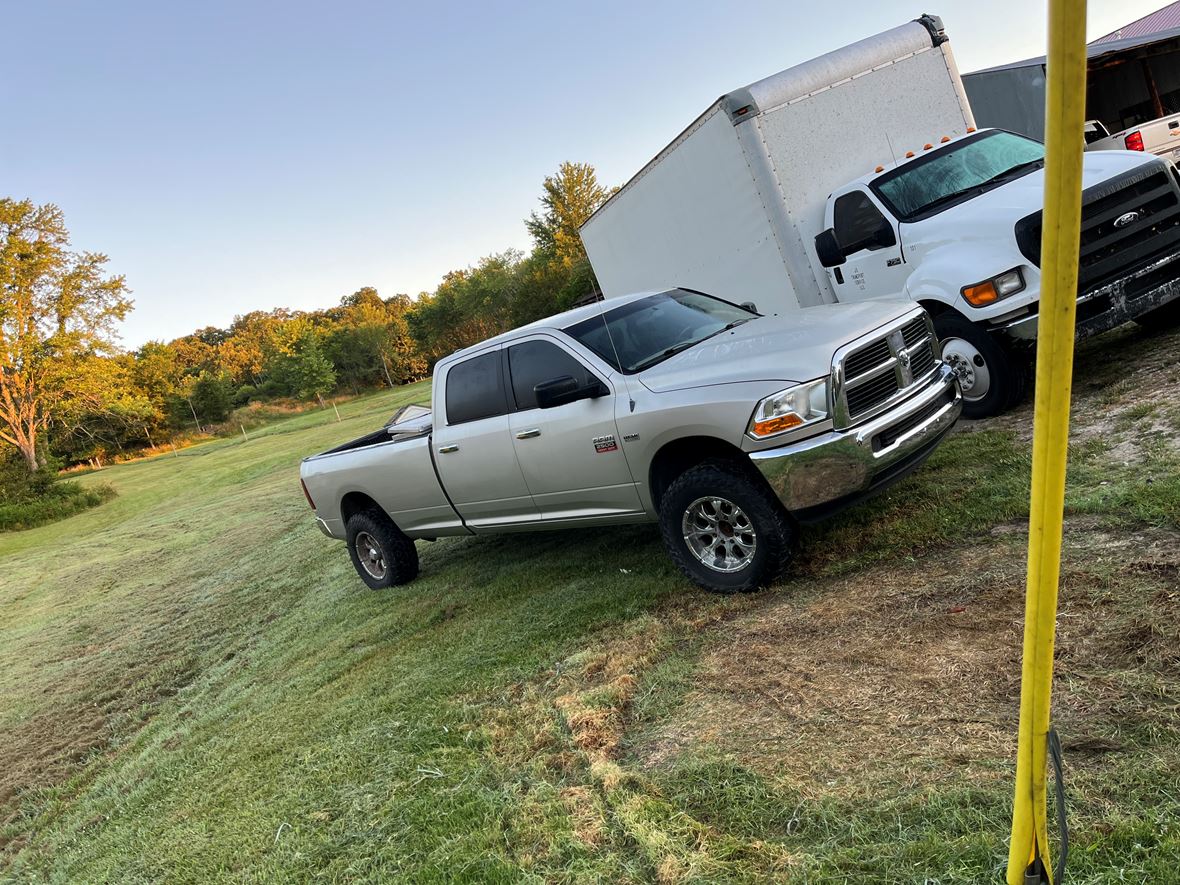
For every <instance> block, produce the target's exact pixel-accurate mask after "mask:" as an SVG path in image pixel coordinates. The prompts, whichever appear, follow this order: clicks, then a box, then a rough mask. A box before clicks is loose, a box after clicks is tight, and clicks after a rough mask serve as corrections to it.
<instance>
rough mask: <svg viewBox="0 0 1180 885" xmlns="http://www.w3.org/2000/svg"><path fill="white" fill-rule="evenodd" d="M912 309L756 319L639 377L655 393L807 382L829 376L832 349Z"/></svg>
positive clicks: (865, 306)
mask: <svg viewBox="0 0 1180 885" xmlns="http://www.w3.org/2000/svg"><path fill="white" fill-rule="evenodd" d="M913 309H914V302H912V301H908V300H906V301H898V300H893V299H874V300H871V301H862V302H860V303H859V304H823V305H819V306H817V307H805V308H803V309H801V310H793V311H788V312H786V313H783V314H776V315H774V316H763V317H758V318H757V319H754V320H750V321H749V322H748V323H742V324H741V325H740V326H738V327H737V328H736V329H731V330H730V331H728V332H722V333H721V334H720V335H715V336H714V337H712V338H708V339H706V340H705V341H702V342H701V343H700V344H698V345H696V346H695V347H690V348H689V349H688V350H685V351H682V352H681V353H678V354H676V355H675V356H673V357H670V358H668V359H666V360H664V361H663V362H662V363H658V364H657V365H654V366H652V367H651V368H650V369H645V370H643V371H642V372H640V373H639V375H638V378H639V380H640V382H641V383H642V384H643V385H644V386H645V387H647V388H648V389H649V390H652V391H654V392H656V393H663V392H666V391H670V390H682V389H684V388H689V387H707V386H709V385H712V384H735V383H739V382H743V381H782V382H784V383H785V384H798V383H802V382H804V381H811V380H812V379H814V378H821V377H823V376H824V375H827V374H828V373H829V372H830V371H831V368H832V356H833V355H834V354H835V352H836V349H837V348H839V347H841V346H842V345H844V344H847V343H848V342H849V341H852V340H853V339H856V338H859V337H860V336H861V335H865V334H868V333H869V332H871V331H873V329H876V328H879V327H880V326H883V325H885V324H886V323H888V322H891V321H892V320H895V319H897V318H898V317H900V316H902V315H903V314H905V313H906V312H907V311H911V310H913Z"/></svg>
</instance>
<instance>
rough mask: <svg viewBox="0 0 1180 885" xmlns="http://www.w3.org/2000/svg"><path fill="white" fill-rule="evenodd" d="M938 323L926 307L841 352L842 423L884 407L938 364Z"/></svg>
mask: <svg viewBox="0 0 1180 885" xmlns="http://www.w3.org/2000/svg"><path fill="white" fill-rule="evenodd" d="M936 347H937V344H936V339H935V337H934V327H933V325H932V324H931V322H930V318H929V316H927V314H926V312H925V311H922V312H921V313H920V314H919V315H918V316H913V315H912V314H911V315H910V316H909V317H907V318H906V319H904V320H902V321H901V322H899V323H895V324H894V325H892V326H891V327H889V328H886V329H884V330H882V331H880V332H877V333H875V335H874V337H873V338H872V339H870V340H868V341H864V342H854V343H853V344H852V345H850V347H849V348H844V349H842V350H841V351H839V352H837V354H836V360H835V362H834V364H833V366H832V377H833V379H834V381H833V388H834V390H835V391H836V395H835V398H834V399H835V412H836V414H835V419H836V425H837V426H844V427H846V426H848V425H850V424H852V423H854V422H856V421H859V420H861V419H864V418H868V417H870V416H872V415H874V414H876V413H878V412H881V411H884V409H885V408H887V407H888V405H889V404H890V403H891V402H893V401H895V400H899V399H903V398H904V397H905V396H907V395H908V394H909V393H910V392H911V388H914V387H915V386H917V385H919V384H921V383H922V382H923V381H925V380H926V378H927V376H928V375H929V374H930V373H931V372H932V371H934V369H935V368H936V367H937V366H938V363H939V360H938V356H937V349H936Z"/></svg>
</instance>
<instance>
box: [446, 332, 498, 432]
mask: <svg viewBox="0 0 1180 885" xmlns="http://www.w3.org/2000/svg"><path fill="white" fill-rule="evenodd" d="M507 411H508V402H507V400H506V399H505V396H504V378H503V373H502V372H501V371H500V351H498V350H493V351H491V352H490V353H485V354H481V355H480V356H476V357H472V358H471V359H469V360H464V361H463V362H461V363H457V364H456V365H454V366H451V369H450V371H449V372H447V423H448V424H462V423H463V422H464V421H477V420H479V419H480V418H491V417H492V416H493V415H503V414H505V413H506V412H507Z"/></svg>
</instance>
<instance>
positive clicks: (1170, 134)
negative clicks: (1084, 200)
mask: <svg viewBox="0 0 1180 885" xmlns="http://www.w3.org/2000/svg"><path fill="white" fill-rule="evenodd" d="M1083 135H1084V137H1085V141H1086V150H1088V151H1123V150H1126V151H1143V152H1145V153H1148V154H1154V155H1155V156H1157V157H1165V158H1166V159H1169V160H1171V161H1172V162H1173V163H1175V162H1176V161H1177V160H1180V114H1169V115H1168V116H1166V117H1159V118H1157V119H1155V120H1148V121H1147V122H1146V123H1140V124H1139V125H1138V126H1131V127H1130V128H1127V129H1122V130H1120V131H1118V132H1114V133H1111V132H1109V131H1107V129H1106V126H1105V125H1104V124H1103V123H1102V121H1100V120H1087V121H1086V125H1085V127H1084V128H1083Z"/></svg>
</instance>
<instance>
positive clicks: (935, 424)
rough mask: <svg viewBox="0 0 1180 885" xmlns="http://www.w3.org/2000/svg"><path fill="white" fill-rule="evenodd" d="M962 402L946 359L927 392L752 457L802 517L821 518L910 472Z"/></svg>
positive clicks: (951, 422) (954, 417)
mask: <svg viewBox="0 0 1180 885" xmlns="http://www.w3.org/2000/svg"><path fill="white" fill-rule="evenodd" d="M962 408H963V400H962V394H960V392H959V384H958V381H956V379H955V374H954V372H953V371H951V369H950V368H949V367H948V366H946V365H942V366H940V367H939V369H938V374H936V375H935V376H934V378H933V379H932V380H931V382H930V383H929V384H928V385H927V386H926V388H925V389H924V390H922V391H921V392H919V393H917V394H915V395H914V396H912V397H910V399H908V400H906V401H905V402H904V403H902V404H901V405H899V406H897V407H896V408H893V409H891V410H890V411H888V412H886V413H885V414H884V415H881V416H879V417H877V418H875V419H873V420H872V421H868V422H866V423H864V424H861V425H859V426H857V427H853V428H850V429H848V430H834V431H831V432H828V433H824V434H821V435H820V436H817V437H814V438H812V439H808V440H804V441H802V442H798V443H792V444H791V445H787V446H782V447H781V448H777V449H764V450H763V451H760V452H752V453H751V454H750V460H751V461H752V462H753V463H754V466H755V467H757V468H758V470H759V471H761V473H762V475H763V476H765V477H766V480H767V482H769V483H770V487H771V488H772V489H774V492H775V494H776V495H778V497H779V500H781V501H782V502H783V505H784V506H785V507H786V508H787V510H789V511H790V512H791V513H792V514H794V515H795V516H796V517H797V518H798V519H800V520H802V521H804V522H808V521H811V520H815V519H822V518H823V517H825V516H829V515H831V514H832V513H834V512H836V511H838V510H841V509H843V508H844V507H847V506H850V505H852V504H855V503H856V502H857V501H859V500H861V499H862V498H864V497H866V496H867V495H870V494H872V493H873V492H876V491H879V490H880V489H882V488H884V487H885V486H886V485H888V484H889V483H891V482H893V481H895V480H897V479H900V478H901V477H903V476H905V474H906V473H908V472H909V471H910V470H912V469H913V468H915V467H917V466H918V465H919V464H920V463H922V461H923V460H925V458H926V456H927V455H929V454H930V452H931V451H933V449H934V447H935V445H937V443H938V441H939V440H941V439H942V437H943V435H944V434H946V432H947V431H948V430H950V429H951V427H953V426H954V424H955V422H956V421H957V420H958V418H959V412H960V411H962Z"/></svg>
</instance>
